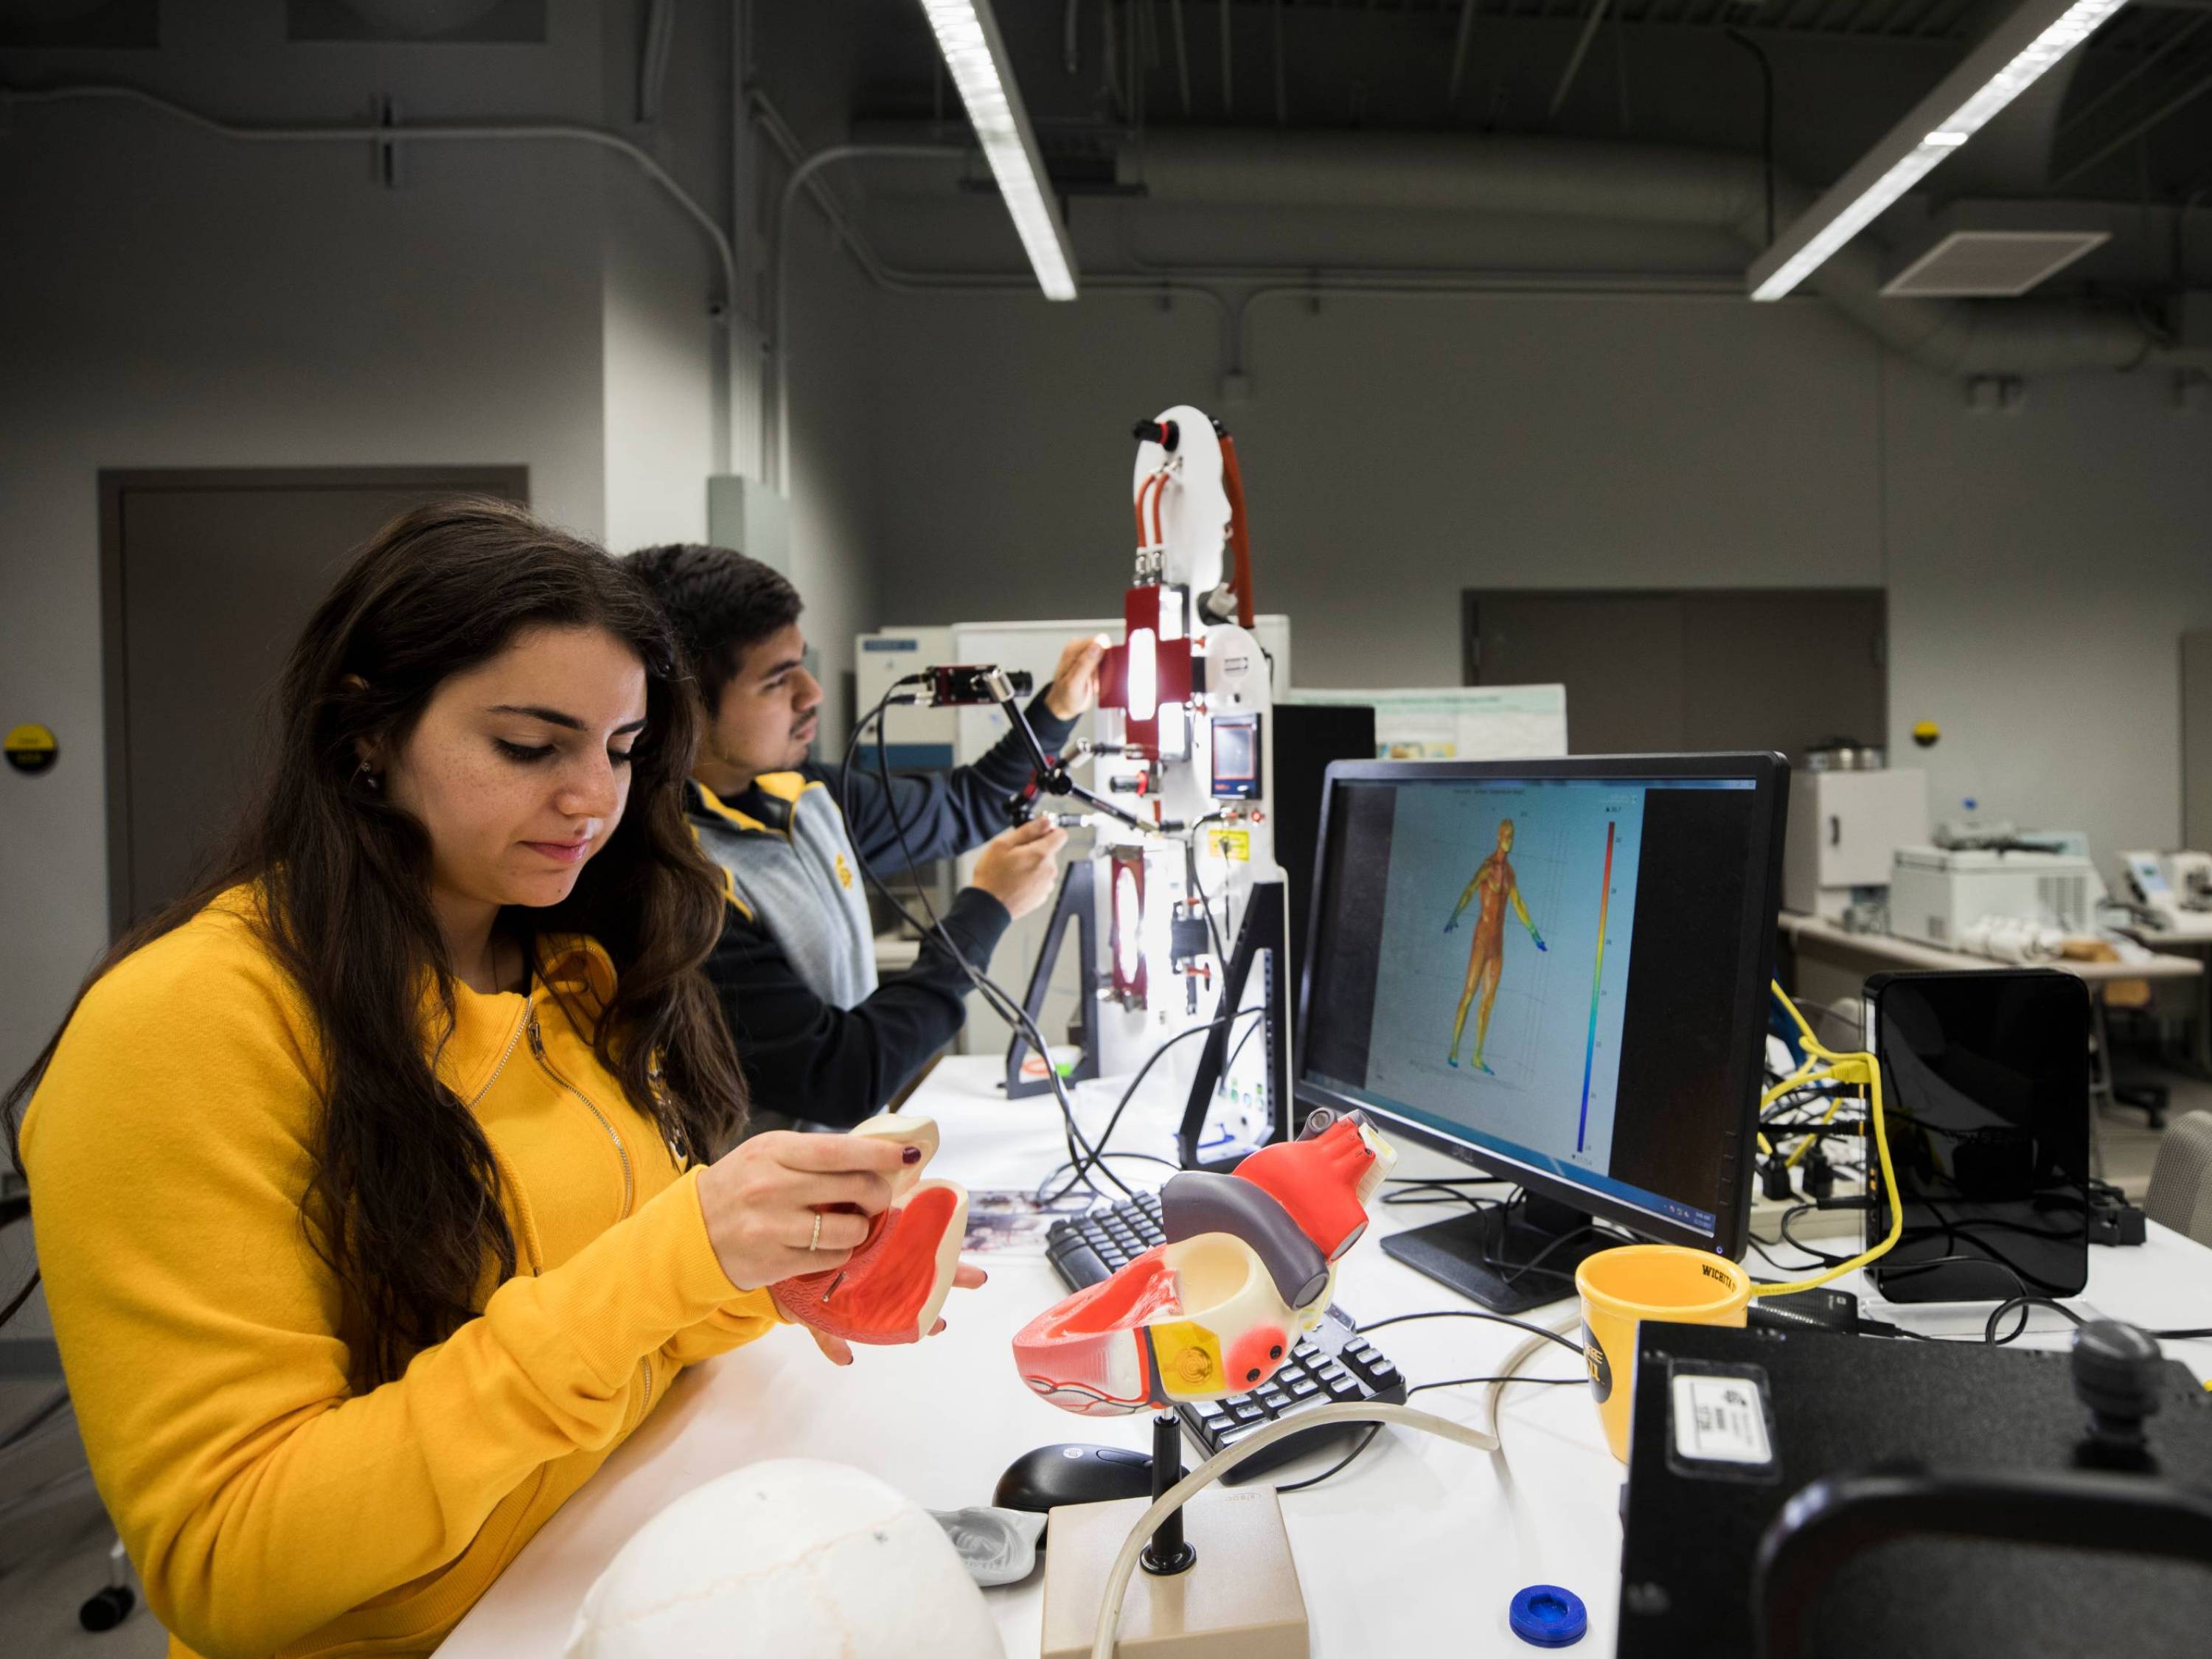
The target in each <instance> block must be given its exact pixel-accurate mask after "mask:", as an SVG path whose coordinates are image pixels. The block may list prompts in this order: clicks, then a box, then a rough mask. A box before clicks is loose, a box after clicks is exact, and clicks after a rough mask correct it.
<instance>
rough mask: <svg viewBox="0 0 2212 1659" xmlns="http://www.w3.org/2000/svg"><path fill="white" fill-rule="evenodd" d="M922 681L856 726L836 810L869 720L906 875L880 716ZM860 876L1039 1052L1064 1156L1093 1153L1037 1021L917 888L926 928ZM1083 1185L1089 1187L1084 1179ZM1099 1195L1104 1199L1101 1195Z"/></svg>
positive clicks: (869, 870)
mask: <svg viewBox="0 0 2212 1659" xmlns="http://www.w3.org/2000/svg"><path fill="white" fill-rule="evenodd" d="M921 678H922V677H921V676H920V675H915V674H910V675H908V676H907V677H906V678H903V679H901V680H898V681H896V682H894V683H893V684H892V686H891V688H890V690H887V691H885V692H884V695H883V696H881V697H880V698H878V700H877V702H876V706H875V707H874V708H872V709H870V710H869V711H868V713H867V714H864V715H862V716H861V717H860V719H859V720H856V721H854V725H853V730H852V733H851V735H850V736H849V737H848V738H847V739H846V742H845V769H844V775H843V777H842V785H843V788H842V799H840V800H839V802H838V807H839V810H840V811H842V812H843V814H844V816H845V821H846V823H848V824H849V823H851V822H852V805H853V772H854V764H853V763H854V758H855V757H856V756H857V754H858V753H859V750H860V739H861V738H862V737H863V736H864V735H865V734H866V731H867V729H868V726H869V723H870V722H871V721H872V722H874V724H875V727H876V763H877V766H876V770H877V776H878V779H880V780H881V781H882V784H883V788H884V806H885V808H886V810H887V811H889V812H890V818H891V829H892V830H893V831H894V832H895V833H896V836H897V837H898V843H899V850H900V852H901V853H902V854H904V855H905V857H906V867H907V870H908V873H909V874H911V873H912V872H913V871H914V869H915V858H914V848H913V846H912V845H911V843H909V842H908V840H907V838H906V821H905V819H904V818H903V817H902V816H901V814H900V812H899V810H898V799H897V797H896V795H895V794H893V793H891V787H890V763H889V761H888V759H887V757H886V755H885V750H884V710H885V709H887V708H890V701H891V698H892V697H893V696H895V695H896V693H897V691H898V689H899V687H900V686H902V685H909V684H919V683H920V682H921ZM860 872H861V873H862V874H863V875H864V876H866V878H867V879H868V883H869V884H870V885H871V886H872V887H873V888H874V889H875V890H876V891H877V893H878V895H879V896H881V897H882V899H883V901H884V903H886V904H888V905H890V908H892V910H894V911H895V912H896V913H897V915H898V917H899V919H900V920H901V921H904V922H905V923H906V925H907V926H908V927H911V928H913V929H914V930H915V933H921V934H928V933H934V934H935V935H936V937H937V938H938V939H939V941H940V942H941V943H942V944H943V945H944V946H945V949H946V950H947V951H951V954H952V959H953V960H954V961H955V962H957V963H959V964H960V968H961V970H962V971H963V973H965V974H966V975H968V979H969V983H970V984H972V985H973V986H975V989H976V990H977V991H978V992H979V993H981V995H982V996H983V999H984V1000H985V1001H987V1002H988V1003H989V1004H990V1005H991V1006H992V1007H993V1008H994V1009H995V1010H996V1011H997V1012H999V1014H1000V1017H1001V1018H1005V1019H1006V1022H1007V1024H1011V1025H1014V1026H1017V1027H1018V1028H1019V1029H1020V1030H1021V1031H1022V1033H1023V1035H1024V1036H1026V1037H1027V1038H1028V1039H1029V1041H1030V1043H1031V1044H1032V1045H1034V1046H1035V1048H1036V1051H1037V1053H1038V1054H1039V1055H1041V1056H1042V1058H1043V1060H1044V1063H1045V1066H1044V1070H1045V1078H1046V1080H1047V1081H1048V1083H1049V1084H1050V1085H1051V1088H1052V1092H1053V1098H1054V1101H1055V1102H1056V1103H1058V1104H1059V1107H1060V1127H1061V1131H1062V1134H1063V1138H1064V1139H1065V1140H1066V1146H1067V1155H1068V1158H1070V1159H1071V1160H1075V1159H1077V1158H1079V1157H1080V1156H1081V1155H1082V1154H1081V1153H1080V1152H1078V1150H1077V1149H1078V1148H1079V1147H1080V1148H1081V1149H1082V1152H1091V1150H1092V1148H1091V1145H1090V1143H1089V1142H1088V1141H1086V1140H1085V1139H1084V1138H1083V1131H1082V1130H1081V1128H1079V1127H1078V1126H1077V1124H1076V1121H1075V1105H1074V1103H1073V1101H1071V1100H1069V1099H1068V1097H1067V1088H1066V1083H1065V1081H1064V1080H1063V1079H1061V1077H1060V1068H1059V1067H1058V1066H1054V1064H1053V1063H1052V1046H1051V1045H1050V1044H1049V1043H1048V1042H1046V1041H1045V1038H1044V1034H1043V1033H1042V1031H1040V1030H1037V1027H1036V1021H1035V1020H1033V1019H1031V1018H1030V1014H1029V1011H1028V1010H1027V1009H1026V1008H1024V1007H1023V1006H1021V1005H1020V1004H1019V1003H1018V1002H1016V1001H1014V1000H1013V999H1012V998H1011V997H1009V996H1008V995H1007V994H1006V992H1004V991H1003V990H1001V989H1000V987H998V986H997V985H996V984H995V983H994V982H993V981H992V980H991V979H990V977H989V976H988V975H986V974H984V973H983V972H982V971H981V969H978V968H977V967H976V966H975V963H971V962H969V960H968V957H967V953H966V952H965V951H962V950H961V949H960V947H959V945H957V943H955V942H954V940H953V938H952V936H951V933H948V932H947V931H946V930H945V923H944V921H943V920H942V919H941V918H940V917H939V915H938V914H937V907H936V906H935V905H934V904H933V903H932V902H930V898H929V895H928V894H927V892H926V891H923V890H921V888H920V887H919V886H917V887H916V889H915V894H916V896H918V897H919V898H920V899H921V906H922V908H923V910H924V911H925V912H927V915H928V917H929V921H928V922H927V924H926V925H925V924H924V923H923V922H921V921H918V920H917V919H916V918H915V914H914V912H913V911H911V910H909V909H908V908H907V907H906V906H905V904H904V903H902V902H901V901H900V900H899V899H898V898H897V896H896V895H894V894H893V893H892V892H891V890H890V888H889V887H887V886H886V885H885V884H884V880H883V878H881V877H880V876H878V874H877V873H876V872H875V867H874V866H872V864H870V863H869V861H868V860H866V859H862V860H860ZM1099 1167H1101V1169H1102V1170H1103V1174H1104V1175H1105V1176H1106V1178H1107V1179H1108V1180H1109V1181H1111V1182H1113V1183H1114V1184H1115V1186H1116V1187H1119V1188H1121V1192H1122V1194H1123V1196H1125V1197H1134V1196H1135V1194H1134V1193H1133V1192H1132V1191H1131V1189H1130V1188H1129V1187H1128V1186H1127V1184H1126V1183H1125V1182H1123V1181H1122V1180H1121V1177H1120V1176H1116V1175H1115V1173H1114V1171H1113V1170H1111V1169H1110V1168H1105V1167H1104V1166H1099ZM1083 1184H1084V1185H1085V1186H1091V1183H1090V1182H1089V1181H1088V1179H1087V1178H1086V1180H1085V1182H1083ZM1097 1190H1098V1189H1097V1188H1096V1187H1091V1191H1092V1192H1094V1193H1096V1192H1097ZM1099 1195H1100V1196H1102V1197H1103V1196H1104V1194H1099Z"/></svg>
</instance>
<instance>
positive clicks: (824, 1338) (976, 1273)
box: [806, 1261, 988, 1365]
mask: <svg viewBox="0 0 2212 1659" xmlns="http://www.w3.org/2000/svg"><path fill="white" fill-rule="evenodd" d="M987 1282H988V1279H987V1275H986V1274H985V1273H984V1272H983V1270H982V1269H981V1267H970V1266H969V1264H968V1263H967V1262H965V1261H963V1262H962V1263H961V1264H960V1265H959V1266H958V1267H955V1268H954V1269H953V1270H952V1283H953V1286H954V1288H955V1289H957V1290H963V1291H973V1290H979V1289H981V1287H982V1286H983V1285H985V1284H986V1283H987ZM944 1328H945V1322H944V1321H943V1320H942V1319H940V1320H939V1321H938V1322H936V1323H935V1324H934V1325H932V1326H931V1327H930V1328H929V1334H931V1335H932V1336H935V1335H936V1334H938V1332H939V1331H941V1330H943V1329H944ZM806 1329H807V1334H809V1335H811V1337H813V1339H814V1346H816V1347H817V1348H819V1349H821V1350H822V1352H823V1353H824V1354H826V1355H828V1356H829V1361H830V1363H831V1364H836V1365H849V1364H852V1363H853V1345H852V1344H851V1343H849V1342H848V1341H847V1340H845V1339H844V1338H843V1337H842V1336H832V1335H830V1334H829V1332H827V1331H817V1330H816V1329H815V1328H813V1327H812V1326H811V1325H809V1326H808V1327H807V1328H806Z"/></svg>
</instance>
